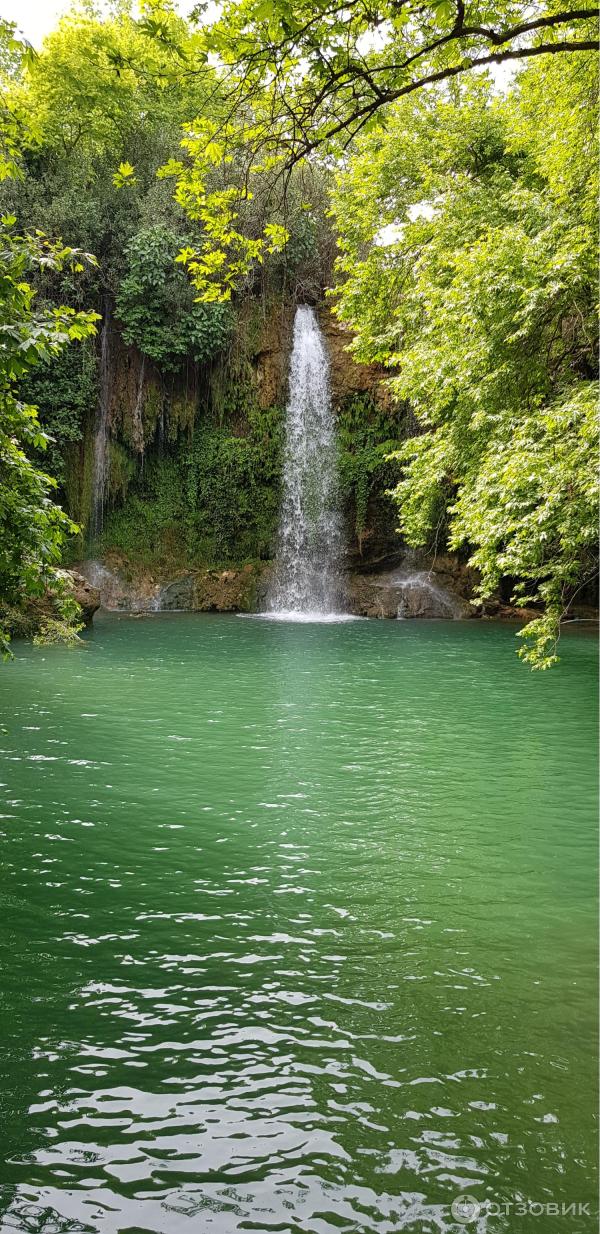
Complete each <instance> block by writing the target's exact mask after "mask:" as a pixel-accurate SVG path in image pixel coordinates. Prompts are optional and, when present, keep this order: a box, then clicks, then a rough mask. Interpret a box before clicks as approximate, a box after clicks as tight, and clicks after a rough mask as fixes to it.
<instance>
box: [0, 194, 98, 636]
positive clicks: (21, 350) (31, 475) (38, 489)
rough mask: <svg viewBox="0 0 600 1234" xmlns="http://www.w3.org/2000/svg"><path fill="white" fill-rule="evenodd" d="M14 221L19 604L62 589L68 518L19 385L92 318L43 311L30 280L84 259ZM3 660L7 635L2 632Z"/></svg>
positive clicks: (1, 560) (14, 595) (3, 530)
mask: <svg viewBox="0 0 600 1234" xmlns="http://www.w3.org/2000/svg"><path fill="white" fill-rule="evenodd" d="M14 221H15V220H14V218H12V217H5V218H4V219H3V220H2V231H1V235H0V279H1V282H0V286H1V289H2V298H1V319H0V335H1V337H2V348H1V349H0V594H1V595H2V598H3V601H4V602H5V603H6V604H8V605H9V606H10V605H14V604H15V603H17V602H18V601H19V600H20V599H22V598H23V597H24V596H27V595H35V594H41V593H42V592H43V591H44V589H45V588H51V589H52V588H54V590H55V592H57V594H60V592H61V588H60V583H59V578H58V575H57V571H56V567H57V564H58V562H59V560H60V553H61V548H62V545H63V543H64V540H65V536H66V535H67V533H69V532H71V531H73V530H75V528H74V525H73V524H72V523H71V520H70V519H69V518H67V516H66V515H65V514H64V513H63V511H62V510H61V509H60V507H59V506H57V505H56V504H55V502H54V501H53V500H52V497H51V492H52V489H53V488H54V487H56V482H55V481H54V480H51V479H50V477H49V476H47V475H46V474H45V473H44V472H43V471H41V470H40V469H39V468H38V467H37V466H36V465H35V463H34V462H32V459H31V453H32V452H33V451H35V450H40V449H43V448H44V447H45V445H46V444H47V436H46V434H45V433H44V432H43V431H42V429H41V427H40V424H39V421H38V418H37V412H36V409H35V407H33V406H31V405H29V404H26V403H22V402H21V401H20V399H19V398H18V397H17V394H16V384H17V382H18V381H20V380H21V379H23V377H25V376H26V375H27V374H28V373H29V372H30V370H31V369H32V368H33V367H34V366H35V365H36V364H38V363H39V362H40V361H44V360H48V359H49V358H50V357H52V356H55V355H57V354H58V353H59V352H60V351H61V350H62V349H63V348H64V347H65V346H66V345H67V344H68V343H69V342H70V341H71V340H81V339H85V338H86V337H88V336H89V335H90V334H91V333H93V330H94V321H95V320H96V317H97V315H96V314H95V313H77V312H75V311H74V310H73V309H71V308H67V307H61V308H47V309H39V308H38V307H37V305H36V301H35V294H34V291H33V289H32V287H31V286H30V284H29V283H28V282H26V281H25V280H26V277H27V275H28V273H29V272H30V271H31V270H32V269H34V268H36V267H38V268H39V267H40V266H42V267H46V268H47V267H52V268H54V269H61V268H63V267H64V266H65V265H70V266H72V267H74V268H77V267H81V266H82V264H83V263H82V257H83V258H84V260H86V261H89V260H91V259H90V258H89V257H88V256H87V255H83V254H79V253H77V252H76V251H74V250H72V249H71V248H65V247H59V246H57V245H51V244H50V243H49V242H48V241H47V240H46V238H45V237H44V236H43V235H41V234H38V235H36V236H18V235H14V234H13V232H12V226H13V224H14ZM0 647H1V648H2V651H3V652H4V653H5V654H6V653H7V650H8V647H7V640H6V636H5V635H4V634H2V633H0Z"/></svg>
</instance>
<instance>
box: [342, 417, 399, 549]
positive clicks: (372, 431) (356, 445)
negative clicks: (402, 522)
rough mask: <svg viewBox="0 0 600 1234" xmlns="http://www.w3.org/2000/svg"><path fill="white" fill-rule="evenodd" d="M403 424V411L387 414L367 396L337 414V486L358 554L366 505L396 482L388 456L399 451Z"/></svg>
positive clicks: (367, 506)
mask: <svg viewBox="0 0 600 1234" xmlns="http://www.w3.org/2000/svg"><path fill="white" fill-rule="evenodd" d="M403 422H404V408H402V407H398V405H396V406H394V407H392V408H390V409H389V410H387V409H384V408H383V407H378V406H377V404H375V403H374V402H373V400H372V399H371V398H369V397H368V396H366V395H355V396H353V397H352V398H350V399H349V400H348V401H347V403H346V404H345V406H343V407H342V408H341V409H340V411H339V413H338V416H337V435H338V441H339V448H340V486H341V491H342V495H343V497H344V498H345V499H346V501H349V502H350V505H351V507H352V509H353V513H354V530H355V534H356V540H357V544H358V550H359V552H362V541H363V536H364V532H365V530H366V527H367V513H368V509H369V503H370V502H371V501H372V499H373V498H374V497H377V498H381V497H383V496H384V494H385V493H386V490H388V489H389V488H390V487H391V485H392V484H393V483H394V482H395V480H397V473H398V468H397V466H396V465H395V464H394V463H393V461H391V460H390V455H391V454H392V452H394V451H395V450H397V449H398V448H399V446H400V443H401V439H402V438H403V437H404V423H403ZM387 504H388V505H389V504H390V503H389V500H388V502H387ZM386 513H387V511H386Z"/></svg>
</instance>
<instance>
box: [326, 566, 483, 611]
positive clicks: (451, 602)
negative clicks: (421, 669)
mask: <svg viewBox="0 0 600 1234" xmlns="http://www.w3.org/2000/svg"><path fill="white" fill-rule="evenodd" d="M350 608H351V610H352V612H353V613H356V614H357V615H359V616H362V617H388V618H393V617H397V618H415V617H424V618H438V619H439V618H441V619H445V620H447V621H448V620H451V621H454V620H460V619H463V620H464V619H465V618H468V617H474V616H476V612H475V610H474V609H473V608H472V606H471V605H470V604H469V602H468V601H467V600H466V599H464V597H463V596H461V595H460V594H459V593H458V591H456V590H455V589H454V587H453V586H452V585H451V583H450V581H449V580H448V579H445V580H444V581H443V582H442V581H441V577H440V576H439V575H436V574H435V573H434V572H433V571H432V570H429V571H427V570H405V569H402V568H399V569H397V570H390V571H386V572H383V573H381V574H354V575H352V576H351V578H350Z"/></svg>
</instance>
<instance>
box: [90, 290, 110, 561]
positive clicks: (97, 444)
mask: <svg viewBox="0 0 600 1234" xmlns="http://www.w3.org/2000/svg"><path fill="white" fill-rule="evenodd" d="M110 329H111V311H110V302H109V300H108V298H107V299H106V301H105V304H104V321H103V323H102V333H101V338H100V379H99V396H98V411H97V415H96V428H95V432H94V453H93V461H92V517H91V533H92V536H98V535H100V533H101V532H102V528H103V524H104V504H105V501H106V492H107V488H108V465H109V456H108V419H109V409H110V395H111V355H110Z"/></svg>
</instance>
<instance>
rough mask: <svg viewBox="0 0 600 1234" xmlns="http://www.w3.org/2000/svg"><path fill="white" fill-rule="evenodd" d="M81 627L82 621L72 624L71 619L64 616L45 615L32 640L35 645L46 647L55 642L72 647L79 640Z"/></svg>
mask: <svg viewBox="0 0 600 1234" xmlns="http://www.w3.org/2000/svg"><path fill="white" fill-rule="evenodd" d="M83 628H84V626H83V624H82V623H79V624H78V625H73V623H72V622H71V621H65V620H64V618H63V619H61V618H60V617H45V618H44V619H43V621H42V623H41V626H40V629H39V631H38V633H37V634H35V635H34V638H33V642H34V645H35V646H36V647H46V646H48V645H49V644H57V643H60V644H61V645H62V646H64V647H74V646H75V645H76V644H77V643H80V642H81V639H80V637H79V633H80V631H81V630H83Z"/></svg>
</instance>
